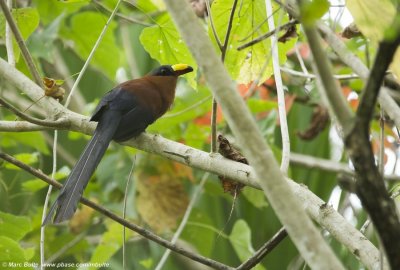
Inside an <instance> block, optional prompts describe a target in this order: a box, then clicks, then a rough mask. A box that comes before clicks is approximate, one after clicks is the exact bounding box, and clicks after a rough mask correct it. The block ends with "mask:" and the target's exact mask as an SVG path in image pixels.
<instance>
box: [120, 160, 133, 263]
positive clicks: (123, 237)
mask: <svg viewBox="0 0 400 270" xmlns="http://www.w3.org/2000/svg"><path fill="white" fill-rule="evenodd" d="M135 164H136V155H135V156H134V157H133V161H132V166H131V170H130V171H129V175H128V180H127V181H126V186H125V194H124V206H123V210H122V218H123V219H126V203H127V201H128V193H129V192H128V190H129V189H128V188H129V185H130V183H131V181H132V178H133V177H132V175H133V170H134V169H135ZM122 269H123V270H125V269H126V227H125V226H124V228H123V233H122Z"/></svg>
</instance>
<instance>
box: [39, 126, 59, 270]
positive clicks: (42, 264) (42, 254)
mask: <svg viewBox="0 0 400 270" xmlns="http://www.w3.org/2000/svg"><path fill="white" fill-rule="evenodd" d="M57 142H58V131H57V130H54V141H53V168H52V171H51V179H54V177H55V175H56V172H57ZM52 190H53V186H52V185H49V187H48V189H47V194H46V198H45V200H44V205H43V212H42V223H43V221H44V220H45V219H46V212H47V207H48V205H49V200H50V195H51V191H52ZM44 243H45V227H44V226H42V227H40V269H41V270H43V269H44V267H45V261H44Z"/></svg>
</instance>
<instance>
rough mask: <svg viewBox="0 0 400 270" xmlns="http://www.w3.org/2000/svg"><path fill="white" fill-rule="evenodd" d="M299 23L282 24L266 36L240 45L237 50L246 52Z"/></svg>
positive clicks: (294, 21) (292, 21)
mask: <svg viewBox="0 0 400 270" xmlns="http://www.w3.org/2000/svg"><path fill="white" fill-rule="evenodd" d="M298 23H299V22H298V21H297V20H291V21H290V22H287V23H285V24H282V25H281V26H279V27H277V28H275V29H274V30H271V31H269V32H268V33H265V34H263V35H261V36H259V37H258V38H255V39H253V40H251V41H249V42H247V43H245V44H243V45H240V46H239V47H237V50H238V51H241V50H244V49H246V48H248V47H250V46H253V45H255V44H257V43H259V42H261V41H263V40H264V39H267V38H269V37H270V36H272V35H275V34H278V33H279V32H280V31H282V30H286V29H288V28H290V27H292V26H293V25H296V24H298Z"/></svg>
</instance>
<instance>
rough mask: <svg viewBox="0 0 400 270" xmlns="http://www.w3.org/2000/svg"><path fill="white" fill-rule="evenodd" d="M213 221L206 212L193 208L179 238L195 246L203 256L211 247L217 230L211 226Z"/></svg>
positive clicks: (208, 253) (206, 254)
mask: <svg viewBox="0 0 400 270" xmlns="http://www.w3.org/2000/svg"><path fill="white" fill-rule="evenodd" d="M213 222H214V221H213V220H212V219H211V218H210V217H209V216H208V213H207V212H202V211H200V210H199V209H197V208H194V209H193V211H192V213H191V215H190V217H189V221H188V223H187V225H186V227H185V229H184V230H183V232H182V235H181V238H182V239H184V240H186V241H187V242H188V243H191V245H193V246H194V247H196V249H197V250H198V251H199V252H200V254H202V255H203V256H209V255H210V254H211V252H212V249H213V245H214V239H215V235H216V234H218V232H219V230H218V229H216V228H215V227H213V226H214V224H213Z"/></svg>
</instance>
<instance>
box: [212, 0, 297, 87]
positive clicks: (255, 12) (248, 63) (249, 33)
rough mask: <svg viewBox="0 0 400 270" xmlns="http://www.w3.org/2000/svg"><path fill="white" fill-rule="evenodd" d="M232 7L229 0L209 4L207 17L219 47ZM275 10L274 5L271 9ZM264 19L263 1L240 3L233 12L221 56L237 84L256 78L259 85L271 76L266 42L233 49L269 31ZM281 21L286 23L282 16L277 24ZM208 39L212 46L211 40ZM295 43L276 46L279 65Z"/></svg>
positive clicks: (253, 0)
mask: <svg viewBox="0 0 400 270" xmlns="http://www.w3.org/2000/svg"><path fill="white" fill-rule="evenodd" d="M232 5H233V0H215V1H214V2H213V4H212V8H211V14H212V18H213V22H214V25H215V30H216V32H217V35H218V38H219V40H220V41H221V43H222V44H223V43H224V40H225V35H226V32H227V25H228V22H229V17H230V14H231V10H232ZM275 10H276V6H274V11H275ZM277 14H279V12H278V13H277ZM275 16H277V15H275ZM266 17H267V16H266V11H265V1H264V0H243V1H241V2H240V4H239V5H238V7H237V9H236V12H235V16H234V19H233V22H232V30H231V34H230V36H229V43H228V46H227V52H226V56H225V65H226V67H227V69H228V71H229V73H230V74H231V76H232V77H233V79H235V80H236V81H237V82H239V83H249V82H251V81H253V80H255V79H260V81H259V82H260V83H262V82H263V81H265V80H266V79H267V78H268V77H270V76H271V75H272V73H273V70H272V60H271V58H270V56H271V45H270V44H271V42H270V40H269V39H266V40H264V41H262V42H259V43H257V44H255V45H253V46H251V47H248V48H246V49H243V50H241V51H238V50H237V47H239V46H240V45H242V44H244V43H246V42H249V41H251V40H253V39H255V38H256V37H259V36H260V35H262V34H265V33H267V32H269V28H268V24H267V21H266ZM285 22H287V18H286V17H283V19H282V20H281V22H280V23H281V24H283V23H285ZM209 35H210V36H211V37H213V33H212V27H211V25H210V26H209ZM212 39H213V41H214V43H215V44H216V41H215V39H214V38H212ZM295 40H296V39H292V40H290V41H288V42H286V43H285V44H278V48H279V59H280V62H281V63H283V62H285V61H286V52H287V51H288V50H289V49H290V48H292V47H293V44H294V42H295ZM217 48H218V46H217ZM218 50H219V48H218ZM267 59H270V61H269V63H268V65H267V66H266V68H265V69H264V70H263V67H264V65H265V63H266V60H267Z"/></svg>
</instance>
